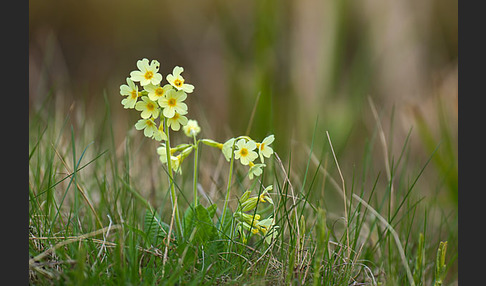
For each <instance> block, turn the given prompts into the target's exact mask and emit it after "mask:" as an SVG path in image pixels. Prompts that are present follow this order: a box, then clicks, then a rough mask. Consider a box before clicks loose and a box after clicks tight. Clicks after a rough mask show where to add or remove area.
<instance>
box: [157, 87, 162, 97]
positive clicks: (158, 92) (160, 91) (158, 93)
mask: <svg viewBox="0 0 486 286" xmlns="http://www.w3.org/2000/svg"><path fill="white" fill-rule="evenodd" d="M155 94H156V95H157V96H162V95H164V89H162V88H161V87H159V88H157V89H156V90H155Z"/></svg>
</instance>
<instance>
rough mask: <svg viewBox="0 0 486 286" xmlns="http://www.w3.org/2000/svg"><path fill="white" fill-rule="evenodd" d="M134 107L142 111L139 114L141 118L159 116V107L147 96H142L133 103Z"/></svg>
mask: <svg viewBox="0 0 486 286" xmlns="http://www.w3.org/2000/svg"><path fill="white" fill-rule="evenodd" d="M135 109H136V110H138V111H142V113H141V114H140V116H141V117H142V118H143V119H147V118H149V117H153V118H157V117H159V112H160V110H159V108H158V105H157V103H156V102H155V101H152V100H150V98H148V97H147V96H142V101H139V102H137V104H136V105H135Z"/></svg>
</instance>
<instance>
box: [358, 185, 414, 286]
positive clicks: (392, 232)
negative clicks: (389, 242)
mask: <svg viewBox="0 0 486 286" xmlns="http://www.w3.org/2000/svg"><path fill="white" fill-rule="evenodd" d="M353 198H355V199H357V200H358V201H359V202H360V203H361V204H363V205H364V206H365V207H366V208H367V209H368V210H369V211H370V212H372V213H373V215H374V216H376V217H377V218H378V219H379V220H380V222H381V223H382V224H383V225H384V226H385V227H386V228H387V229H388V230H389V231H390V233H391V234H392V235H393V238H394V239H395V243H396V245H397V248H398V252H399V253H400V258H401V260H402V264H403V267H404V268H405V270H406V271H407V278H408V280H409V282H410V285H412V286H415V282H414V280H413V276H412V272H411V271H410V267H409V266H408V262H407V257H406V256H405V251H404V250H403V247H402V243H401V242H400V238H399V237H398V233H397V232H396V231H395V229H393V227H392V226H391V225H390V224H389V223H388V222H387V221H386V219H384V218H383V217H382V216H381V215H380V214H379V213H378V212H377V211H376V210H375V209H374V208H373V207H371V206H370V205H369V204H367V203H366V202H365V201H364V200H363V199H361V198H360V197H359V196H357V195H355V194H353Z"/></svg>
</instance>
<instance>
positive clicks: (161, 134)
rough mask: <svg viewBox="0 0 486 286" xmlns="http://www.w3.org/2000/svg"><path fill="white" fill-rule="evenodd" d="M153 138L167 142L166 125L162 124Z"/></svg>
mask: <svg viewBox="0 0 486 286" xmlns="http://www.w3.org/2000/svg"><path fill="white" fill-rule="evenodd" d="M153 138H154V139H155V140H156V141H162V140H164V141H165V140H167V134H165V132H164V124H163V123H162V122H160V125H159V128H158V129H157V131H155V132H154V135H153Z"/></svg>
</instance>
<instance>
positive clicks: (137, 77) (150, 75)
mask: <svg viewBox="0 0 486 286" xmlns="http://www.w3.org/2000/svg"><path fill="white" fill-rule="evenodd" d="M137 67H138V69H139V70H137V71H132V72H131V73H130V79H131V80H133V81H138V82H140V85H142V86H145V85H147V84H149V83H151V84H153V85H157V84H159V83H160V82H161V81H162V75H161V74H160V73H158V71H159V67H160V63H159V62H158V61H157V60H152V62H150V65H149V60H148V59H145V58H144V59H142V60H139V61H137Z"/></svg>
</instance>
